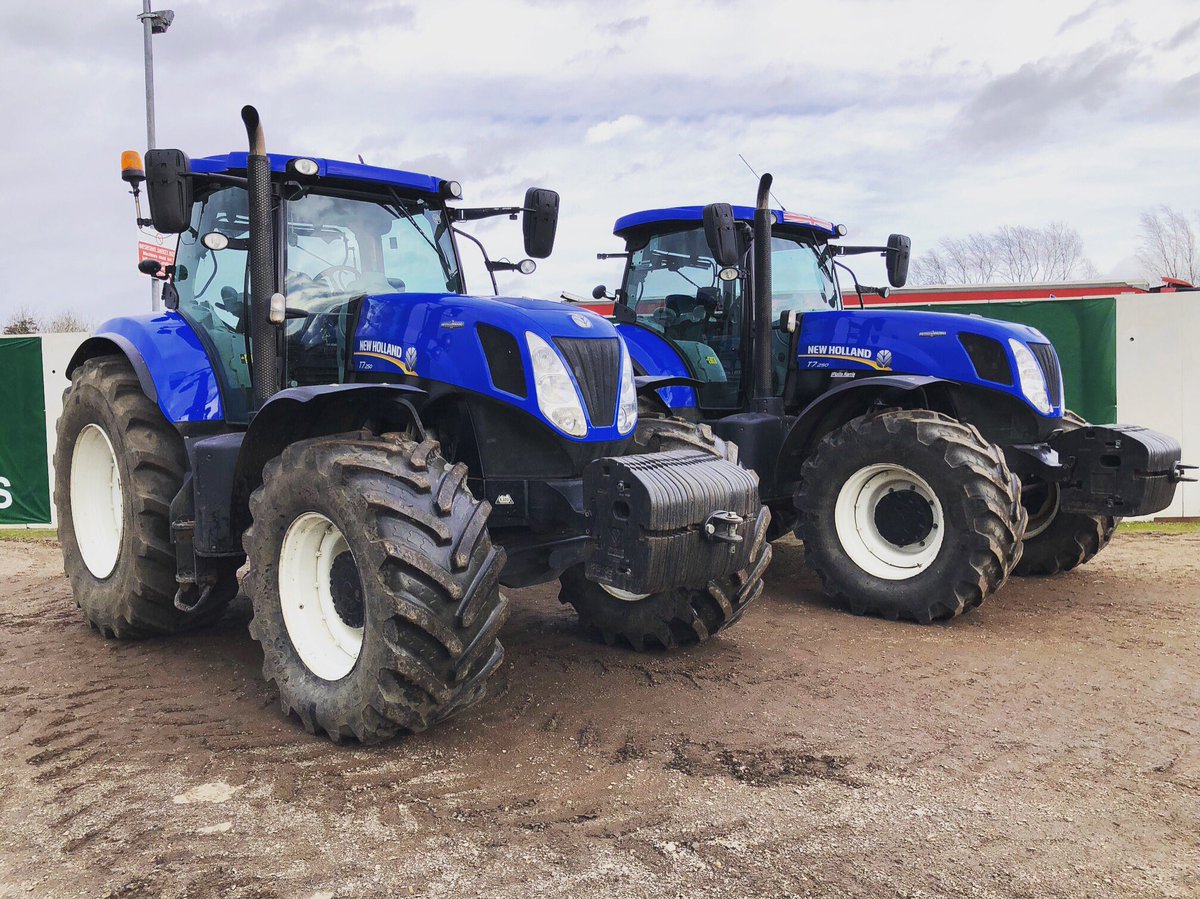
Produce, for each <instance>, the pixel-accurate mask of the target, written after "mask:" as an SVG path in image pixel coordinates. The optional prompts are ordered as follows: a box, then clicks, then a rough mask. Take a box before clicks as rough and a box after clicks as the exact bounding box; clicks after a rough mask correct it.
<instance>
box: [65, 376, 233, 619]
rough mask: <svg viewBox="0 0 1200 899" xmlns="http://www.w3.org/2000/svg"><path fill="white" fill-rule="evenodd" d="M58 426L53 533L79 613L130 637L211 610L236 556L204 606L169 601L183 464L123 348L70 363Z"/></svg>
mask: <svg viewBox="0 0 1200 899" xmlns="http://www.w3.org/2000/svg"><path fill="white" fill-rule="evenodd" d="M57 433H58V439H57V445H56V447H55V451H54V501H55V505H56V507H57V510H58V538H59V542H60V543H61V544H62V551H63V567H64V569H65V570H66V573H67V577H68V578H69V579H70V581H71V589H72V591H73V592H74V594H75V601H76V602H77V603H78V604H79V607H80V608H81V609H82V610H83V614H84V615H85V616H86V618H87V620H88V621H89V622H90V623H91V624H92V625H93V626H94V627H95V628H96V629H97V630H99V631H100V632H101V633H102V634H104V636H106V637H120V638H137V637H149V636H154V635H159V634H173V633H176V632H178V631H181V630H184V629H186V628H189V627H192V626H195V625H198V624H204V623H206V622H209V621H212V620H213V619H215V618H218V617H220V616H221V614H223V612H224V608H225V604H226V602H228V600H229V599H230V598H232V596H233V595H234V594H235V593H236V592H237V578H236V568H237V565H236V564H233V565H232V568H231V570H230V571H228V572H227V573H225V574H223V583H222V584H221V595H220V596H219V597H218V598H217V599H216V601H215V602H214V603H213V604H212V605H210V606H208V607H207V609H206V610H205V611H204V612H202V613H199V614H197V615H189V614H187V613H184V612H180V611H179V610H178V609H176V608H175V593H176V591H177V589H178V584H177V583H176V581H175V572H176V564H175V551H174V549H173V547H172V545H171V517H170V508H171V500H172V499H174V497H175V494H176V493H178V492H179V488H180V486H181V485H182V484H183V479H184V474H185V472H186V463H187V460H186V456H185V454H184V449H183V440H182V439H181V438H180V436H179V433H178V432H177V431H176V430H175V428H174V427H173V426H172V425H171V423H170V422H168V421H167V420H166V418H165V417H164V416H163V414H162V411H161V410H160V409H159V408H158V406H157V405H156V404H155V403H154V402H153V401H152V400H151V399H150V398H149V397H147V396H146V394H145V393H144V392H143V391H142V387H141V384H140V383H139V382H138V379H137V375H136V374H135V373H134V371H133V367H132V366H131V365H130V364H129V361H128V360H127V359H126V358H125V357H124V356H100V357H97V358H93V359H88V360H87V361H85V362H84V363H83V364H82V365H80V366H79V367H78V368H77V369H76V370H75V372H74V375H73V376H72V378H71V386H70V387H68V388H67V390H66V392H65V393H64V394H63V412H62V416H61V417H60V418H59V419H58V431H57Z"/></svg>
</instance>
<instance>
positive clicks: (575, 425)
mask: <svg viewBox="0 0 1200 899" xmlns="http://www.w3.org/2000/svg"><path fill="white" fill-rule="evenodd" d="M525 343H526V345H528V347H529V359H530V362H532V364H533V383H534V390H535V392H536V393H537V401H538V408H539V409H541V410H542V414H543V415H545V416H546V418H548V419H549V420H550V423H551V424H553V425H554V427H556V428H558V429H559V430H560V431H562V432H563V433H564V434H570V435H571V436H572V437H586V436H587V419H585V418H584V417H583V404H582V403H580V402H579V392H578V391H577V390H576V389H575V383H574V382H573V381H572V380H571V375H570V374H569V373H568V372H567V366H566V365H565V364H564V363H563V361H562V357H560V356H559V355H558V353H556V352H555V351H554V349H553V347H551V346H550V344H548V343H546V341H544V340H542V338H540V337H538V336H537V335H536V334H534V333H533V332H532V331H526V332H525Z"/></svg>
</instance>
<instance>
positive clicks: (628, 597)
mask: <svg viewBox="0 0 1200 899" xmlns="http://www.w3.org/2000/svg"><path fill="white" fill-rule="evenodd" d="M600 586H601V587H603V588H604V592H605V593H607V594H608V595H609V596H611V597H613V598H615V599H619V600H621V602H641V601H642V600H643V599H645V598H646V597H648V596H649V595H650V594H649V593H630V592H629V591H628V590H622V589H621V588H620V587H610V586H608V584H601V585H600Z"/></svg>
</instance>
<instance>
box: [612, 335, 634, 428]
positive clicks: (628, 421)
mask: <svg viewBox="0 0 1200 899" xmlns="http://www.w3.org/2000/svg"><path fill="white" fill-rule="evenodd" d="M621 359H622V362H621V402H620V405H619V406H617V432H618V433H619V434H628V433H629V432H630V431H632V430H633V428H634V425H636V424H637V388H636V387H635V386H634V384H633V362H632V361H630V358H629V347H622V348H621Z"/></svg>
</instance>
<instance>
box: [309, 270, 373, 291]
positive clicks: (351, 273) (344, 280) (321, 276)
mask: <svg viewBox="0 0 1200 899" xmlns="http://www.w3.org/2000/svg"><path fill="white" fill-rule="evenodd" d="M361 274H362V273H361V272H360V271H359V270H358V269H356V268H355V267H354V266H352V265H331V266H329V268H324V269H321V271H319V272H317V273H316V275H314V276H313V280H314V281H324V282H325V283H326V284H328V285H329V286H330V287H332V288H333V289H334V290H345V289H346V287H347V286H349V284H350V283H351V282H352V281H356V280H357V279H358V278H359V277H360V276H361ZM339 275H340V276H341V277H337V276H339Z"/></svg>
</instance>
